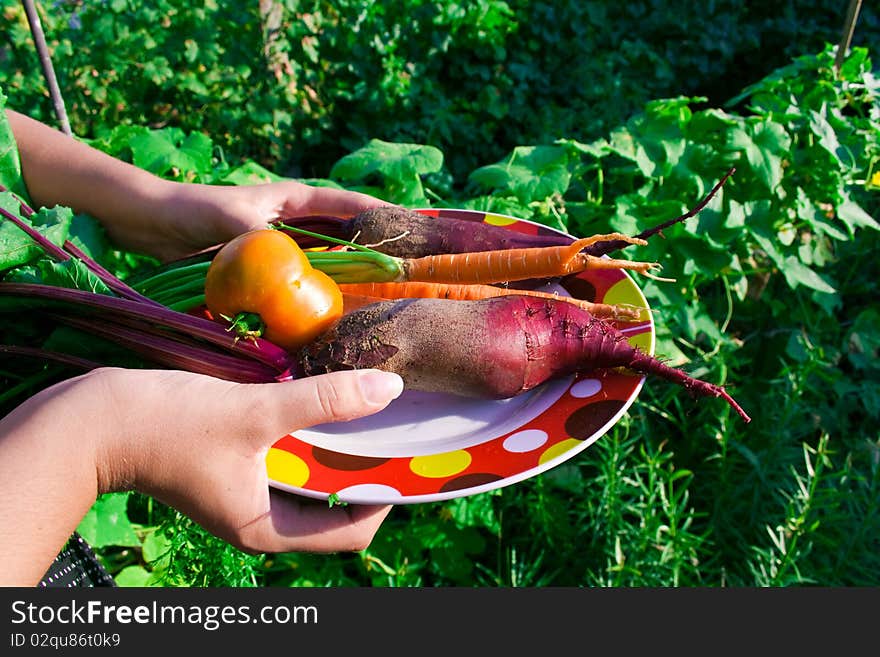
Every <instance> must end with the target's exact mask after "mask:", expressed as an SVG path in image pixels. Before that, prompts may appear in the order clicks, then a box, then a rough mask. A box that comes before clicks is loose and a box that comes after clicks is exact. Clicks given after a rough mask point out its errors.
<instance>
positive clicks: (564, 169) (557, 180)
mask: <svg viewBox="0 0 880 657" xmlns="http://www.w3.org/2000/svg"><path fill="white" fill-rule="evenodd" d="M469 180H470V181H472V182H474V183H476V184H478V185H481V186H483V187H484V188H486V189H491V190H496V191H499V192H501V193H504V192H511V193H512V194H513V195H515V196H516V197H517V198H518V199H519V200H520V201H521V202H523V203H531V202H533V201H542V200H544V199H546V198H548V197H550V196H553V195H554V194H559V195H562V194H564V193H565V192H566V190H567V189H568V185H569V183H570V182H571V172H570V171H569V170H568V154H567V153H566V150H565V149H564V148H561V147H559V146H517V147H516V148H515V149H514V150H513V152H512V153H511V154H510V157H509V158H508V159H506V160H504V161H502V162H498V163H497V164H490V165H488V166H484V167H480V168H479V169H477V170H475V171H473V172H472V173H471V174H470V176H469Z"/></svg>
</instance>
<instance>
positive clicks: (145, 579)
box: [113, 566, 158, 588]
mask: <svg viewBox="0 0 880 657" xmlns="http://www.w3.org/2000/svg"><path fill="white" fill-rule="evenodd" d="M113 581H114V582H116V584H117V586H121V587H134V588H142V587H145V586H151V585H154V586H158V584H157V583H156V582H155V577H154V576H153V574H152V573H151V572H150V571H149V570H147V569H146V568H144V567H143V566H126V567H125V568H123V569H122V570H120V571H119V572H118V573H116V574H115V575H114V576H113Z"/></svg>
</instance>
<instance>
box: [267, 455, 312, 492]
mask: <svg viewBox="0 0 880 657" xmlns="http://www.w3.org/2000/svg"><path fill="white" fill-rule="evenodd" d="M266 469H267V470H268V473H269V479H272V480H273V481H277V482H279V483H282V484H287V485H288V486H302V485H304V484H305V483H306V481H308V479H309V466H308V465H306V462H305V461H303V460H302V459H301V458H300V457H298V456H297V455H296V454H291V453H290V452H285V451H284V450H283V449H278V448H276V447H270V448H269V453H268V454H267V455H266Z"/></svg>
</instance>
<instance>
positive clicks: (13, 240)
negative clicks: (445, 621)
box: [0, 192, 73, 271]
mask: <svg viewBox="0 0 880 657" xmlns="http://www.w3.org/2000/svg"><path fill="white" fill-rule="evenodd" d="M0 205H2V206H3V207H4V209H6V210H9V211H10V212H14V213H16V214H18V211H19V207H20V206H19V202H18V200H17V199H15V198H14V197H13V196H12V195H11V194H9V193H8V192H4V193H0ZM72 218H73V213H72V212H71V211H70V210H69V209H68V208H62V207H60V206H59V207H54V208H48V209H47V208H41V209H40V210H39V211H38V212H36V213H35V214H33V215H32V216H31V217H30V218H29V219H24V218H23V217H22V219H23V221H25V222H26V223H29V224H30V225H31V226H32V227H33V228H35V229H36V230H38V231H39V232H40V233H42V234H43V235H44V236H45V237H46V238H48V239H49V240H50V241H51V242H52V243H53V244H56V245H58V246H60V245H62V244H63V243H64V241H65V240H66V239H67V235H68V232H69V230H70V223H71V220H72ZM42 255H44V254H43V249H42V248H41V247H40V246H39V245H38V244H37V243H36V242H35V241H34V240H33V238H31V237H30V235H28V234H27V233H25V232H24V231H23V230H22V229H21V228H19V227H18V226H16V225H15V224H14V223H12V222H11V221H7V220H5V219H4V220H3V221H2V222H0V271H5V270H7V269H11V268H13V267H18V266H20V265H23V264H26V263H28V262H32V261H34V260H36V259H37V258H40V257H41V256H42Z"/></svg>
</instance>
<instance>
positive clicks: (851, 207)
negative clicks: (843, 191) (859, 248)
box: [837, 197, 880, 232]
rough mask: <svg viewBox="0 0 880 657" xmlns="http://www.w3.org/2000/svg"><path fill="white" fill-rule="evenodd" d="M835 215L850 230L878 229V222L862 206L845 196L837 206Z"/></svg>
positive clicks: (879, 227)
mask: <svg viewBox="0 0 880 657" xmlns="http://www.w3.org/2000/svg"><path fill="white" fill-rule="evenodd" d="M837 216H838V217H839V218H840V220H841V221H842V222H843V223H844V224H846V227H847V228H848V229H849V230H850V232H854V231H855V229H856V228H859V227H864V228H873V229H874V230H880V224H878V223H877V221H876V220H875V219H874V217H872V216H871V215H869V214H868V213H867V212H865V211H864V209H862V207H861V206H860V205H859V204H858V203H856V202H855V201H853V200H852V199H850V198H849V197H847V198H846V199H845V200H844V201H843V203H841V204H840V205H838V206H837Z"/></svg>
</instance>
